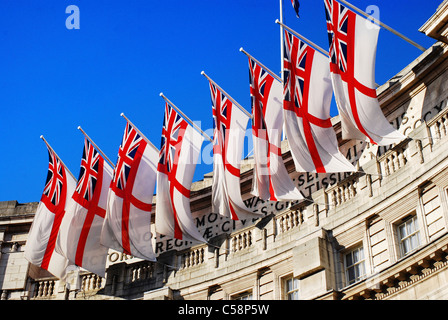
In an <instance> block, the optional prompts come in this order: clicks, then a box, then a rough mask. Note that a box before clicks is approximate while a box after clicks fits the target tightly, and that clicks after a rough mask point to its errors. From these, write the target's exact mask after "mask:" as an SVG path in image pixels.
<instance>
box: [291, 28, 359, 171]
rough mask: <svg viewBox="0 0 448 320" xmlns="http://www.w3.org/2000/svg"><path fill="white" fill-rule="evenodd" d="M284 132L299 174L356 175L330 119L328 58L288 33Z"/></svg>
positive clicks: (330, 95)
mask: <svg viewBox="0 0 448 320" xmlns="http://www.w3.org/2000/svg"><path fill="white" fill-rule="evenodd" d="M284 41H285V56H284V73H285V77H284V78H285V83H284V100H283V108H284V114H285V128H286V135H287V137H288V142H289V146H290V149H291V155H292V158H293V159H294V164H295V166H296V170H297V171H299V172H317V173H327V172H353V171H355V168H354V167H353V165H352V164H351V163H350V162H349V161H348V160H347V159H346V158H345V157H344V155H343V154H342V153H341V152H340V151H339V149H338V140H337V137H336V133H335V132H334V129H333V125H332V123H331V119H330V106H331V97H332V90H331V80H330V68H329V66H328V58H327V57H325V56H324V55H322V54H321V53H319V52H317V51H316V50H314V49H313V48H311V47H310V46H308V45H307V44H306V43H304V42H303V41H301V40H300V39H298V38H297V37H295V36H294V35H292V34H291V33H289V32H288V31H286V30H285V40H284Z"/></svg>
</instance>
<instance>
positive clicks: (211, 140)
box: [159, 92, 213, 142]
mask: <svg viewBox="0 0 448 320" xmlns="http://www.w3.org/2000/svg"><path fill="white" fill-rule="evenodd" d="M159 96H161V97H162V98H163V99H164V100H165V101H166V103H168V104H169V105H171V106H172V107H173V108H174V109H176V111H177V112H179V113H180V114H181V115H182V117H184V119H185V120H186V121H187V122H189V123H190V124H191V125H192V126H193V127H194V128H195V129H196V130H197V131H199V132H200V133H201V134H202V135H203V137H204V138H206V139H207V140H208V141H210V142H213V139H212V138H210V137H209V136H208V134H206V133H205V132H204V131H203V130H202V129H201V128H199V127H198V126H197V125H196V124H195V123H194V122H193V121H191V119H190V118H189V117H187V116H186V115H185V113H183V112H182V111H181V110H180V109H179V108H178V107H177V106H176V105H175V104H174V103H172V102H171V101H170V99H168V98H167V97H166V96H165V95H164V94H163V92H160V94H159Z"/></svg>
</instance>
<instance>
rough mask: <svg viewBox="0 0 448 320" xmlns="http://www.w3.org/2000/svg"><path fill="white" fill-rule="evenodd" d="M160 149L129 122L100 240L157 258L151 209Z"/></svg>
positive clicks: (111, 245)
mask: <svg viewBox="0 0 448 320" xmlns="http://www.w3.org/2000/svg"><path fill="white" fill-rule="evenodd" d="M157 161H158V152H157V151H156V150H155V149H154V148H153V147H152V146H150V145H149V144H148V143H147V142H146V141H145V139H144V138H143V137H142V136H141V135H140V134H139V133H138V132H137V130H136V129H135V128H134V127H133V126H132V125H131V124H130V123H129V122H127V124H126V128H125V130H124V134H123V140H122V143H121V146H120V148H119V151H118V160H117V163H116V166H115V169H114V175H113V178H112V181H111V184H110V190H109V194H108V200H107V207H106V217H105V221H104V224H103V228H102V231H101V244H102V245H104V246H106V247H108V248H111V249H114V250H117V251H120V252H123V253H125V254H128V255H132V256H134V257H138V258H141V259H145V260H148V261H155V254H154V251H153V246H152V241H151V240H152V233H151V210H152V200H153V196H154V188H155V183H156V178H157Z"/></svg>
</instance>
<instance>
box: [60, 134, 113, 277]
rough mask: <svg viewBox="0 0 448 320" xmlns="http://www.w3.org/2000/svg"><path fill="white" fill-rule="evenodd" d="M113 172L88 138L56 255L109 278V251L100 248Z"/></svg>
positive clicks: (102, 247) (61, 228)
mask: <svg viewBox="0 0 448 320" xmlns="http://www.w3.org/2000/svg"><path fill="white" fill-rule="evenodd" d="M112 175H113V169H112V168H111V166H109V165H108V164H107V163H106V162H105V161H104V159H103V157H101V155H100V154H99V152H98V151H97V150H95V148H94V147H93V145H92V144H91V143H90V142H89V140H88V139H87V138H86V139H85V142H84V149H83V155H82V159H81V169H80V175H79V179H78V184H77V186H76V189H75V192H74V193H73V196H72V198H71V199H70V202H69V205H68V208H67V212H66V213H65V216H64V218H63V220H62V223H61V227H60V230H59V236H58V239H57V243H56V251H57V252H59V253H61V254H62V255H64V256H65V257H66V258H67V259H69V260H70V262H72V263H73V264H76V265H77V266H79V267H82V268H84V269H86V270H88V271H90V272H93V273H96V274H98V275H100V276H102V277H103V278H104V277H105V269H106V258H107V253H108V248H106V247H104V246H102V245H101V244H100V235H101V229H102V227H103V222H104V217H105V215H106V204H107V195H108V191H109V186H110V182H111V180H112Z"/></svg>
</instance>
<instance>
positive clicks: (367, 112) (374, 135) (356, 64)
mask: <svg viewBox="0 0 448 320" xmlns="http://www.w3.org/2000/svg"><path fill="white" fill-rule="evenodd" d="M325 12H326V16H327V29H328V34H329V41H330V70H331V79H332V82H333V89H334V94H335V97H336V102H337V106H338V110H339V114H340V116H341V123H342V138H343V139H360V140H366V141H369V142H370V143H372V144H378V145H389V144H393V143H399V142H400V141H402V140H403V139H405V136H404V135H402V134H401V133H399V132H398V131H397V130H395V129H394V128H393V127H392V125H391V124H390V123H389V122H388V121H387V119H386V117H385V116H384V114H383V112H382V110H381V107H380V105H379V102H378V99H377V95H376V90H375V56H376V48H377V42H378V33H379V30H380V28H379V27H378V26H377V25H375V24H374V23H373V22H371V21H369V20H367V19H364V18H363V17H361V16H359V15H357V14H356V13H354V12H352V11H350V10H349V9H348V8H346V7H345V6H343V5H342V4H340V3H338V2H337V1H333V0H325Z"/></svg>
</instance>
